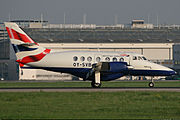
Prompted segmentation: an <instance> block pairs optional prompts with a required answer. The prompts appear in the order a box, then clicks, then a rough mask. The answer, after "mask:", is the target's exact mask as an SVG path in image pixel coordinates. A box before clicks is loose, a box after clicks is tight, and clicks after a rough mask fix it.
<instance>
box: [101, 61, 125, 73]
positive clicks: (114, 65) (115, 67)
mask: <svg viewBox="0 0 180 120" xmlns="http://www.w3.org/2000/svg"><path fill="white" fill-rule="evenodd" d="M127 69H128V67H127V63H126V62H102V66H101V70H100V72H112V73H119V72H121V71H124V70H127Z"/></svg>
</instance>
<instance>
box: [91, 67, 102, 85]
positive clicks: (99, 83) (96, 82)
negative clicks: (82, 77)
mask: <svg viewBox="0 0 180 120" xmlns="http://www.w3.org/2000/svg"><path fill="white" fill-rule="evenodd" d="M91 86H92V87H93V88H100V87H101V80H100V72H99V71H95V80H94V81H92V82H91Z"/></svg>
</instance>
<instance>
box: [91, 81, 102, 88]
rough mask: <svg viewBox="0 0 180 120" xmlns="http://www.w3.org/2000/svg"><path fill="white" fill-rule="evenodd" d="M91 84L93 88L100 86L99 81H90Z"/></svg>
mask: <svg viewBox="0 0 180 120" xmlns="http://www.w3.org/2000/svg"><path fill="white" fill-rule="evenodd" d="M91 86H92V87H93V88H100V87H101V83H95V82H91Z"/></svg>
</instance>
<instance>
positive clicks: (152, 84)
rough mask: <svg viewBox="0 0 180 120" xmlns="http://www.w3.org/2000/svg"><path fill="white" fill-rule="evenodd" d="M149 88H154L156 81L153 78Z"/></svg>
mask: <svg viewBox="0 0 180 120" xmlns="http://www.w3.org/2000/svg"><path fill="white" fill-rule="evenodd" d="M149 87H150V88H152V87H154V80H153V77H151V82H150V83H149Z"/></svg>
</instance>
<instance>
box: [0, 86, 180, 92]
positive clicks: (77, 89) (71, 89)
mask: <svg viewBox="0 0 180 120" xmlns="http://www.w3.org/2000/svg"><path fill="white" fill-rule="evenodd" d="M122 91H157V92H160V91H168V92H180V87H155V88H147V87H121V88H117V87H115V88H112V87H109V88H90V87H88V88H85V87H29V88H20V87H18V88H0V92H122Z"/></svg>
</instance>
